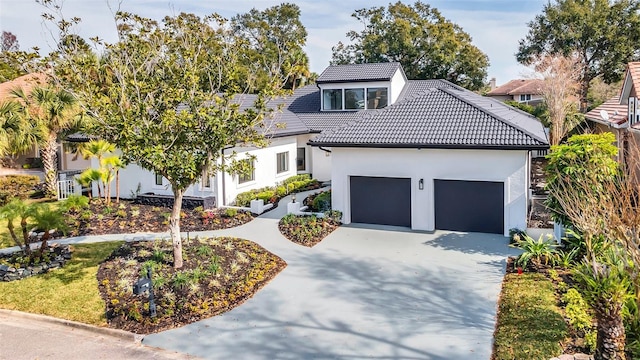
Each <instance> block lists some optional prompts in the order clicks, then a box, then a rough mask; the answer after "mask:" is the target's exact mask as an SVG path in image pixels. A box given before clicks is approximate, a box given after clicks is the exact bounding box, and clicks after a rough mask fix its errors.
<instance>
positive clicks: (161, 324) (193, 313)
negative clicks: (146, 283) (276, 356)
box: [98, 237, 286, 334]
mask: <svg viewBox="0 0 640 360" xmlns="http://www.w3.org/2000/svg"><path fill="white" fill-rule="evenodd" d="M183 253H184V266H183V268H181V269H179V270H178V271H176V270H175V269H173V266H172V259H173V253H172V246H171V242H170V241H155V242H151V241H142V242H134V243H127V244H124V245H123V246H122V247H121V248H120V249H118V250H116V251H115V252H114V254H112V256H111V257H110V258H109V259H107V261H105V262H104V263H102V264H101V265H100V268H99V269H98V282H99V289H100V294H101V296H102V298H103V299H104V301H105V304H106V316H107V322H108V324H109V326H110V327H114V328H118V329H122V330H127V331H131V332H134V333H138V334H149V333H154V332H159V331H163V330H167V329H171V328H176V327H180V326H183V325H186V324H190V323H192V322H195V321H198V320H202V319H205V318H208V317H211V316H214V315H217V314H220V313H222V312H226V311H228V310H230V309H233V308H235V307H236V306H238V305H240V304H242V303H243V302H244V301H245V300H247V299H249V298H251V297H252V296H253V295H254V294H255V293H256V292H257V291H258V290H260V289H261V288H262V287H263V286H264V285H265V284H267V283H268V282H269V281H270V280H271V279H272V278H274V277H275V276H276V275H277V274H278V273H279V272H280V271H282V269H284V268H285V267H286V263H285V262H284V260H282V259H281V258H279V257H278V256H276V255H274V254H272V253H270V252H269V251H267V250H265V249H264V248H262V247H261V246H259V245H258V244H256V243H253V242H251V241H248V240H243V239H237V238H230V237H219V238H214V239H199V238H195V239H191V240H186V241H184V242H183ZM147 267H151V268H152V281H153V284H154V295H155V304H156V306H157V316H156V317H155V318H152V317H150V311H149V304H148V293H143V294H141V295H136V294H134V293H133V290H132V285H133V284H134V283H135V282H136V281H137V280H138V279H139V278H140V277H141V276H142V275H143V274H146V270H145V269H146V268H147Z"/></svg>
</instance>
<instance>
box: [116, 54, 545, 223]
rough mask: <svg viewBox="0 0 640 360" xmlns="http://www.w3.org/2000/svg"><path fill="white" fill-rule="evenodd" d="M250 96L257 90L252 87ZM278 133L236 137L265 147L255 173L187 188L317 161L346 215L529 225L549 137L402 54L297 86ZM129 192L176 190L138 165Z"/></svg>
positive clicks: (201, 193) (220, 188)
mask: <svg viewBox="0 0 640 360" xmlns="http://www.w3.org/2000/svg"><path fill="white" fill-rule="evenodd" d="M247 99H250V97H247ZM278 104H281V105H282V110H281V111H280V112H279V113H278V114H277V115H276V117H275V119H273V121H274V122H277V123H281V124H284V125H285V126H284V127H278V128H273V131H272V132H270V133H269V136H270V137H271V143H270V145H269V146H267V147H265V148H261V149H255V148H240V147H237V148H233V149H229V150H228V151H229V152H231V151H235V152H236V153H237V154H238V157H239V158H243V157H245V156H246V154H247V153H250V154H252V155H254V156H256V162H255V163H254V167H255V171H254V173H253V174H252V175H251V176H235V175H234V176H232V175H229V174H221V173H218V174H208V176H205V177H204V178H203V180H202V181H201V182H200V183H198V184H196V185H194V186H192V187H190V188H189V189H188V190H187V192H186V194H185V195H187V196H197V197H205V196H213V197H215V198H216V199H218V201H216V202H217V204H218V205H228V204H232V202H233V200H234V198H235V196H236V195H237V194H238V193H240V192H243V191H246V190H249V189H253V188H259V187H263V186H267V185H274V184H275V183H276V182H279V181H282V180H284V179H286V178H287V177H289V176H292V175H295V174H300V173H309V174H311V175H312V176H313V177H314V178H316V179H318V180H320V181H327V180H331V184H332V191H333V193H332V201H333V208H334V209H336V210H340V211H342V212H343V213H344V222H345V223H369V224H387V225H398V226H405V227H411V228H412V229H416V230H427V231H431V230H434V229H449V230H460V231H478V232H491V233H499V234H504V235H508V231H509V229H510V228H514V227H517V228H521V229H524V228H526V220H527V207H528V197H529V172H530V152H531V150H538V149H546V148H548V140H547V137H546V134H545V132H544V129H543V127H542V125H541V124H540V122H539V121H538V120H537V119H535V118H534V117H532V116H530V115H528V114H526V113H524V112H522V111H519V110H517V109H514V108H512V107H509V106H507V105H505V104H503V103H501V102H500V101H496V100H494V99H491V98H487V97H483V96H480V95H477V94H475V93H473V92H470V91H468V90H465V89H463V88H461V87H459V86H456V85H454V84H452V83H450V82H447V81H445V80H407V78H406V76H405V74H404V71H403V70H402V67H401V66H400V64H399V63H379V64H357V65H337V66H330V67H328V68H327V69H326V70H325V71H324V72H323V73H322V74H321V75H320V76H319V77H318V80H317V84H316V85H308V86H304V87H302V88H299V89H297V90H296V91H295V92H294V94H293V95H292V96H290V97H288V98H286V99H281V100H278V101H274V102H273V105H274V106H275V105H278ZM121 182H122V184H121V196H127V195H129V193H130V192H132V191H135V189H136V187H137V185H138V183H139V184H140V192H141V193H144V192H154V193H156V194H166V195H169V194H171V190H170V189H169V187H168V186H167V185H168V184H167V181H166V179H162V177H161V176H154V174H152V173H150V172H148V171H145V170H142V169H140V168H138V167H137V166H135V165H131V166H129V167H128V168H127V169H125V170H123V172H122V173H121Z"/></svg>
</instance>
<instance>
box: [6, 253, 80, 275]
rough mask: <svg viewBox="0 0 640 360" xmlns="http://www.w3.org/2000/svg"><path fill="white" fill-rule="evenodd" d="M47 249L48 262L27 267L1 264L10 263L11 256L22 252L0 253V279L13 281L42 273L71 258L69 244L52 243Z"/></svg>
mask: <svg viewBox="0 0 640 360" xmlns="http://www.w3.org/2000/svg"><path fill="white" fill-rule="evenodd" d="M48 251H49V258H50V261H49V262H48V263H40V264H33V265H30V266H27V267H13V266H11V265H7V264H2V263H3V262H9V263H11V258H12V257H13V256H16V255H17V254H22V252H20V253H14V254H8V255H0V281H14V280H20V279H24V278H28V277H30V276H33V275H38V274H43V273H46V272H48V271H49V270H53V269H58V268H61V267H63V266H64V265H65V264H66V263H67V261H69V260H71V250H70V249H69V245H52V246H51V247H50V248H49V250H48Z"/></svg>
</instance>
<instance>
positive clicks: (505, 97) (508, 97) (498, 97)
mask: <svg viewBox="0 0 640 360" xmlns="http://www.w3.org/2000/svg"><path fill="white" fill-rule="evenodd" d="M487 96H488V97H490V98H492V99H496V100H498V101H502V102H504V101H507V100H513V97H512V96H511V95H487Z"/></svg>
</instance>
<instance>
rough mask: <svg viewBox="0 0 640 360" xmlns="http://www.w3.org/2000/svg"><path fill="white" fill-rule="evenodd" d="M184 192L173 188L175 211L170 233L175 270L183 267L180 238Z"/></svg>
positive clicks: (170, 224)
mask: <svg viewBox="0 0 640 360" xmlns="http://www.w3.org/2000/svg"><path fill="white" fill-rule="evenodd" d="M183 192H184V190H182V189H177V188H176V187H175V186H174V187H173V209H172V210H171V218H169V233H170V234H171V241H172V242H173V268H174V269H180V268H181V267H182V239H181V238H180V212H181V211H182V196H183V195H184V194H183Z"/></svg>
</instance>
